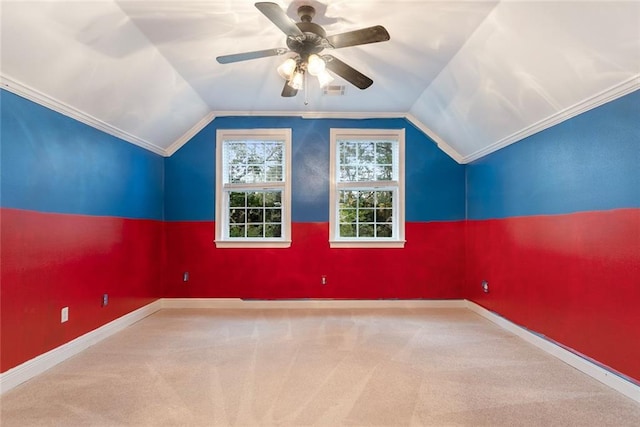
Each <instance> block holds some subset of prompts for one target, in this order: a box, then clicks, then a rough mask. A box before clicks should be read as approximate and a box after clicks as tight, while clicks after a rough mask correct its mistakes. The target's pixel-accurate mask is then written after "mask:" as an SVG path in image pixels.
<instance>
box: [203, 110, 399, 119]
mask: <svg viewBox="0 0 640 427" xmlns="http://www.w3.org/2000/svg"><path fill="white" fill-rule="evenodd" d="M215 114H216V117H261V116H262V117H300V118H302V119H356V120H358V119H404V118H406V114H405V113H399V112H362V111H356V112H349V111H337V112H330V111H233V110H228V111H216V112H215Z"/></svg>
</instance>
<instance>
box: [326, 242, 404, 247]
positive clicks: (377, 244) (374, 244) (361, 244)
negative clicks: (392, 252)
mask: <svg viewBox="0 0 640 427" xmlns="http://www.w3.org/2000/svg"><path fill="white" fill-rule="evenodd" d="M404 243H405V240H387V241H384V240H331V241H329V247H331V248H404Z"/></svg>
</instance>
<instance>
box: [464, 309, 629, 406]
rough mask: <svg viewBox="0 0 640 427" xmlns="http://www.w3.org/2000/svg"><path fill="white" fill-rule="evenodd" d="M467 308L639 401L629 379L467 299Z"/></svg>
mask: <svg viewBox="0 0 640 427" xmlns="http://www.w3.org/2000/svg"><path fill="white" fill-rule="evenodd" d="M467 308H468V309H469V310H471V311H473V312H474V313H477V314H479V315H480V316H482V317H484V318H485V319H488V320H490V321H491V322H493V323H495V324H496V325H498V326H500V327H501V328H503V329H505V330H507V331H509V332H511V333H513V334H515V335H517V336H518V337H520V338H522V339H523V340H525V341H527V342H528V343H530V344H533V345H534V346H536V347H538V348H539V349H541V350H542V351H544V352H546V353H548V354H550V355H551V356H554V357H556V358H558V359H560V360H562V361H563V362H565V363H567V364H568V365H570V366H572V367H574V368H576V369H577V370H579V371H581V372H583V373H585V374H587V375H589V376H590V377H592V378H594V379H596V380H598V381H600V382H601V383H603V384H605V385H607V386H609V387H611V388H612V389H614V390H616V391H618V392H620V393H622V394H624V395H625V396H627V397H629V398H631V399H632V400H635V401H636V402H638V403H640V386H638V385H636V384H634V383H632V382H631V381H629V380H627V379H625V378H623V377H621V376H619V375H617V374H616V373H614V372H612V371H609V370H607V369H605V368H603V367H601V366H600V365H598V364H596V363H593V362H591V361H590V360H588V359H585V358H583V357H581V356H579V355H578V354H576V353H573V352H571V351H569V350H567V349H565V348H563V347H561V346H560V345H558V344H556V343H555V342H553V341H551V340H548V339H546V338H544V337H542V336H540V335H537V334H535V333H533V332H531V331H529V330H528V329H525V328H523V327H521V326H518V325H516V324H515V323H513V322H511V321H509V320H507V319H505V318H504V317H502V316H500V315H498V314H496V313H494V312H492V311H489V310H487V309H486V308H484V307H482V306H480V305H478V304H476V303H474V302H472V301H467Z"/></svg>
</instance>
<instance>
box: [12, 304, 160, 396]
mask: <svg viewBox="0 0 640 427" xmlns="http://www.w3.org/2000/svg"><path fill="white" fill-rule="evenodd" d="M161 308H162V302H161V300H157V301H154V302H152V303H151V304H147V305H145V306H144V307H141V308H139V309H137V310H135V311H132V312H131V313H128V314H125V315H124V316H122V317H119V318H117V319H116V320H113V321H111V322H109V323H107V324H106V325H103V326H101V327H99V328H98V329H94V330H93V331H91V332H87V333H86V334H84V335H82V336H79V337H78V338H76V339H74V340H72V341H69V342H68V343H66V344H63V345H61V346H60V347H56V348H54V349H53V350H50V351H48V352H46V353H43V354H41V355H40V356H37V357H35V358H33V359H31V360H27V361H26V362H24V363H22V364H20V365H18V366H16V367H15V368H11V369H9V370H8V371H6V372H3V373H2V374H0V394H2V393H5V392H7V391H9V390H11V389H12V388H14V387H16V386H18V385H20V384H22V383H23V382H25V381H28V380H30V379H31V378H33V377H35V376H36V375H39V374H41V373H43V372H44V371H46V370H47V369H50V368H52V367H54V366H55V365H57V364H58V363H60V362H63V361H65V360H67V359H68V358H70V357H72V356H75V355H76V354H78V353H80V352H81V351H83V350H85V349H87V348H89V347H91V346H92V345H94V344H97V343H98V342H100V341H102V340H103V339H105V338H107V337H109V336H111V335H113V334H115V333H116V332H120V331H121V330H123V329H125V328H126V327H128V326H130V325H132V324H134V323H136V322H137V321H139V320H142V319H144V318H145V317H147V316H149V315H150V314H153V313H155V312H156V311H158V310H160V309H161Z"/></svg>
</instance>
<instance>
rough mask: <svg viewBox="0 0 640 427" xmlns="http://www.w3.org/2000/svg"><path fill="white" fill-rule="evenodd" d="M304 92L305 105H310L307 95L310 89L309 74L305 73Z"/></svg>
mask: <svg viewBox="0 0 640 427" xmlns="http://www.w3.org/2000/svg"><path fill="white" fill-rule="evenodd" d="M303 76H304V82H303V84H304V90H303V91H302V92H304V105H309V99H308V98H307V94H308V93H309V89H308V87H307V86H308V85H307V73H304V75H303Z"/></svg>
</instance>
